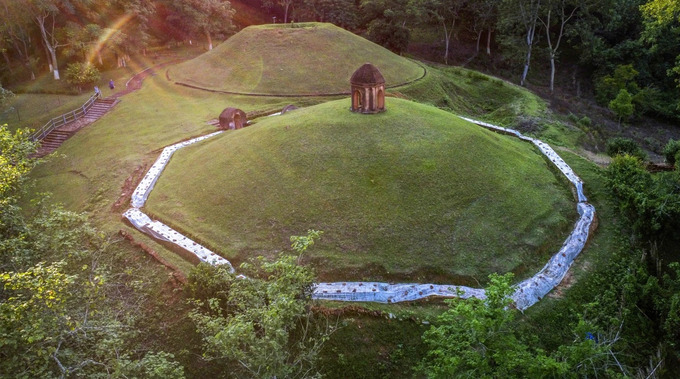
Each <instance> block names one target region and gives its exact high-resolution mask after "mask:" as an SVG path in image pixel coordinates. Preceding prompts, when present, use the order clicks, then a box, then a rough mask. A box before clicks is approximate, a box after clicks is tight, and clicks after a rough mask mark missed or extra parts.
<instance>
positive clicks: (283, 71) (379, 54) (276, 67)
mask: <svg viewBox="0 0 680 379" xmlns="http://www.w3.org/2000/svg"><path fill="white" fill-rule="evenodd" d="M366 62H371V63H373V64H374V65H376V66H377V67H378V68H379V69H380V70H381V72H382V74H383V76H384V77H385V80H386V82H387V83H386V85H387V86H392V85H397V84H402V83H405V82H409V81H411V80H414V79H417V78H420V77H421V76H422V75H423V73H424V69H423V68H422V67H421V66H419V65H418V64H416V63H414V62H412V61H410V60H408V59H406V58H403V57H400V56H398V55H396V54H394V53H392V52H390V51H389V50H387V49H385V48H383V47H381V46H379V45H376V44H374V43H373V42H370V41H368V40H366V39H364V38H362V37H359V36H357V35H355V34H352V33H350V32H348V31H346V30H344V29H342V28H339V27H337V26H334V25H332V24H324V23H303V24H286V25H283V24H275V25H258V26H250V27H248V28H245V29H243V30H242V31H241V32H239V33H237V34H236V35H234V36H233V37H231V38H229V39H228V40H226V41H225V42H224V43H222V44H221V45H219V46H218V47H216V48H215V49H213V50H212V51H210V52H207V53H205V54H203V55H201V56H199V57H197V58H195V59H192V60H190V61H188V62H184V63H182V64H180V65H177V66H176V67H173V68H171V69H170V70H169V72H168V74H169V76H170V78H171V79H172V80H173V81H175V82H179V83H184V84H189V85H193V86H198V87H202V88H207V89H212V90H219V91H228V92H238V93H254V94H279V95H280V94H287V95H315V94H332V93H342V92H349V78H350V77H351V76H352V73H353V72H354V71H355V70H356V69H357V68H359V67H360V66H361V65H362V64H364V63H366Z"/></svg>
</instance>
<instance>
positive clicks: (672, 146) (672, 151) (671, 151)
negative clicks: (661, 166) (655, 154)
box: [663, 140, 680, 165]
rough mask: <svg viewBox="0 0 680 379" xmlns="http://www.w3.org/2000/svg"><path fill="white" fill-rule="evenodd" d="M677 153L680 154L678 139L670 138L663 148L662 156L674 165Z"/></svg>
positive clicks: (679, 141)
mask: <svg viewBox="0 0 680 379" xmlns="http://www.w3.org/2000/svg"><path fill="white" fill-rule="evenodd" d="M678 154H680V140H677V141H676V140H670V141H668V143H667V144H666V147H664V148H663V156H664V157H666V162H668V164H670V165H675V164H676V163H677V162H678Z"/></svg>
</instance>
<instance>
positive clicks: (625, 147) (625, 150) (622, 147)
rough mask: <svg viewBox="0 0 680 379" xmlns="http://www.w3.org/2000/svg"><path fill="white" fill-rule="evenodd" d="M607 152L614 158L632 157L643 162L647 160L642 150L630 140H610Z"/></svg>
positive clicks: (617, 138) (620, 138) (619, 138)
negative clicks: (621, 156) (618, 156)
mask: <svg viewBox="0 0 680 379" xmlns="http://www.w3.org/2000/svg"><path fill="white" fill-rule="evenodd" d="M605 151H606V153H607V155H609V156H610V157H612V158H613V157H615V156H617V155H630V156H633V157H637V158H639V159H640V160H643V161H644V160H645V159H646V158H647V154H645V152H644V151H643V150H642V148H640V146H638V144H637V143H635V141H633V140H632V139H629V138H622V137H616V138H612V139H610V140H608V141H607V147H606V150H605Z"/></svg>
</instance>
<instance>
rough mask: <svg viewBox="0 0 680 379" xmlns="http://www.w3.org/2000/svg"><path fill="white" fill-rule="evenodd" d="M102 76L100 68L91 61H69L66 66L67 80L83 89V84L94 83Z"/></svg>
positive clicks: (79, 89)
mask: <svg viewBox="0 0 680 379" xmlns="http://www.w3.org/2000/svg"><path fill="white" fill-rule="evenodd" d="M100 78H101V75H100V74H99V70H97V68H96V67H95V66H94V65H92V64H90V63H87V62H86V63H69V65H68V66H67V67H66V80H67V81H68V82H69V83H71V84H73V85H75V86H76V87H78V92H81V91H82V86H83V85H87V84H94V83H95V82H97V81H98V80H99V79H100Z"/></svg>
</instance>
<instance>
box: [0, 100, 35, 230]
mask: <svg viewBox="0 0 680 379" xmlns="http://www.w3.org/2000/svg"><path fill="white" fill-rule="evenodd" d="M0 88H2V87H0ZM4 91H5V90H4V89H3V94H4V93H5V92H4ZM10 93H11V92H10ZM35 148H36V145H35V143H33V142H32V141H30V140H29V139H28V135H27V134H26V133H25V132H24V131H23V130H22V129H18V130H16V131H15V132H14V134H12V133H11V132H10V131H9V129H8V128H7V125H2V126H0V210H3V212H4V211H5V210H4V209H3V208H4V207H6V206H8V205H10V204H11V203H12V202H13V201H15V200H16V199H15V194H16V192H17V191H18V190H19V187H20V185H21V183H22V182H23V180H24V178H25V176H26V174H28V172H29V171H30V170H31V169H32V168H33V166H34V164H35V162H34V161H33V160H31V159H30V158H29V156H30V155H31V154H32V153H33V152H34V151H35ZM0 226H2V222H0Z"/></svg>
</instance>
